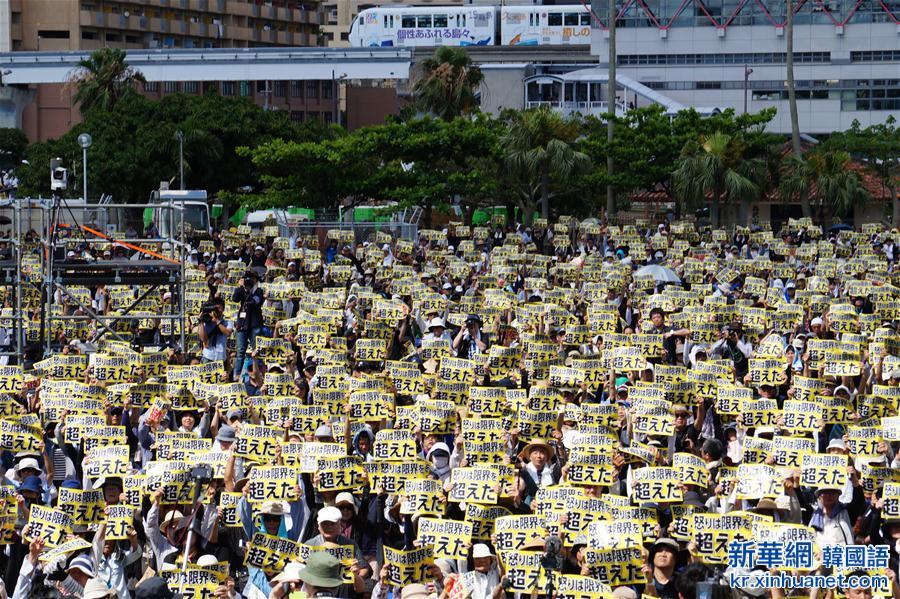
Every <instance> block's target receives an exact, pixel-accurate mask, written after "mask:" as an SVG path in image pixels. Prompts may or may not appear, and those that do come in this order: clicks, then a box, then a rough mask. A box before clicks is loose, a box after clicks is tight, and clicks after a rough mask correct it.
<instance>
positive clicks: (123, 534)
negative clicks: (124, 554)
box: [106, 505, 134, 541]
mask: <svg viewBox="0 0 900 599" xmlns="http://www.w3.org/2000/svg"><path fill="white" fill-rule="evenodd" d="M133 519H134V508H133V507H131V506H130V505H111V506H109V507H107V508H106V539H107V540H108V541H124V540H127V539H128V529H129V528H131V525H132V521H133Z"/></svg>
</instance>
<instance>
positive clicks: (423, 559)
mask: <svg viewBox="0 0 900 599" xmlns="http://www.w3.org/2000/svg"><path fill="white" fill-rule="evenodd" d="M384 562H385V565H387V566H391V568H390V570H389V574H388V578H387V582H388V584H391V585H393V586H398V587H403V586H406V585H408V584H416V583H420V584H421V583H426V582H428V581H430V580H433V577H432V575H431V569H432V568H433V567H434V557H433V555H432V551H431V547H421V548H419V549H414V550H412V551H403V550H401V549H393V548H391V547H388V546H387V545H385V546H384Z"/></svg>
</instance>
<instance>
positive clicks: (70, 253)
mask: <svg viewBox="0 0 900 599" xmlns="http://www.w3.org/2000/svg"><path fill="white" fill-rule="evenodd" d="M74 256H75V252H71V251H70V252H69V253H68V254H66V258H73V257H74Z"/></svg>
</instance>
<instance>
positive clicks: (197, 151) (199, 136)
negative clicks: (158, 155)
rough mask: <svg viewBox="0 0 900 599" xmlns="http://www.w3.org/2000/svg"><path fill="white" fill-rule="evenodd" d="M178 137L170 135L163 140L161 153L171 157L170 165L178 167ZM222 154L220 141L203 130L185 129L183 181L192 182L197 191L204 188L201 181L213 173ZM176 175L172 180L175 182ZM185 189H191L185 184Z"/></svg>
mask: <svg viewBox="0 0 900 599" xmlns="http://www.w3.org/2000/svg"><path fill="white" fill-rule="evenodd" d="M178 146H179V144H178V137H177V135H171V136H169V137H167V138H165V143H164V144H163V148H162V149H163V151H164V152H165V153H166V154H168V155H169V156H171V157H172V163H173V164H175V165H176V167H177V166H178V149H179V148H178ZM223 154H224V148H223V146H222V140H221V139H219V138H218V137H217V136H216V135H213V134H212V133H210V132H209V131H206V130H205V129H187V130H185V132H184V153H183V158H184V179H185V181H189V180H193V181H192V182H193V183H194V185H196V188H197V189H200V188H202V187H204V185H203V184H204V183H205V182H204V181H202V179H203V178H204V177H205V176H206V175H208V174H210V173H213V172H214V170H215V167H216V163H217V162H218V161H219V160H221V158H222V155H223ZM176 177H177V173H176V175H175V176H174V177H173V178H172V181H174V180H175V178H176ZM185 186H186V187H187V189H193V188H192V187H190V186H189V185H187V183H185Z"/></svg>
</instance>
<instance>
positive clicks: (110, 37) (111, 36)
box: [106, 32, 122, 42]
mask: <svg viewBox="0 0 900 599" xmlns="http://www.w3.org/2000/svg"><path fill="white" fill-rule="evenodd" d="M106 41H108V42H121V41H122V36H120V35H119V34H118V33H109V32H107V33H106Z"/></svg>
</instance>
